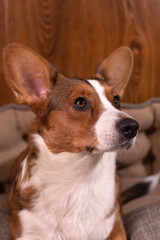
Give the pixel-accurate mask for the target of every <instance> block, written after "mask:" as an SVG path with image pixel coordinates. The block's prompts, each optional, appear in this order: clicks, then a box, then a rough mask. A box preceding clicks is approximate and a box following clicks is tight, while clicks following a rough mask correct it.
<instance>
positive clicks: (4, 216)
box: [0, 211, 12, 240]
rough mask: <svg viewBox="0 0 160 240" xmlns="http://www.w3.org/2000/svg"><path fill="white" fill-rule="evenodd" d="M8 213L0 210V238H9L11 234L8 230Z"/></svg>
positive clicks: (6, 239)
mask: <svg viewBox="0 0 160 240" xmlns="http://www.w3.org/2000/svg"><path fill="white" fill-rule="evenodd" d="M8 220H9V214H8V213H5V212H1V211H0V239H1V240H11V239H12V238H11V235H10V231H9V223H8Z"/></svg>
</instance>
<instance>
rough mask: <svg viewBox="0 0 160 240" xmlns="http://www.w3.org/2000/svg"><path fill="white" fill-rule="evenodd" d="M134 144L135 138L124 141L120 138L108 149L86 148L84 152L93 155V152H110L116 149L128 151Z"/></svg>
mask: <svg viewBox="0 0 160 240" xmlns="http://www.w3.org/2000/svg"><path fill="white" fill-rule="evenodd" d="M134 142H135V138H132V139H130V140H129V139H125V138H120V139H119V141H118V142H117V143H115V144H111V145H110V146H109V147H108V148H96V147H93V146H86V147H85V151H86V152H88V153H95V152H99V151H100V152H101V151H102V152H110V151H116V150H118V149H127V150H128V149H130V148H131V147H132V146H133V145H134Z"/></svg>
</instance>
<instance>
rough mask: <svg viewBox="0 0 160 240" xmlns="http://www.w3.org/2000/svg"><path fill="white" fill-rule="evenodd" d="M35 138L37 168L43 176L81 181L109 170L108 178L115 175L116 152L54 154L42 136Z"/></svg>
mask: <svg viewBox="0 0 160 240" xmlns="http://www.w3.org/2000/svg"><path fill="white" fill-rule="evenodd" d="M33 138H34V142H35V144H36V146H37V148H38V150H39V154H38V161H37V164H36V166H35V168H39V170H40V171H39V172H40V173H41V174H43V173H44V174H45V175H46V174H48V176H50V177H51V176H52V177H51V178H53V175H54V178H56V177H57V178H60V179H61V180H62V179H66V180H68V181H69V180H71V181H75V180H76V179H77V178H79V180H80V179H81V180H84V179H85V178H88V179H89V178H92V177H93V178H94V177H96V176H98V175H99V174H101V173H102V171H106V170H107V169H108V173H107V171H106V173H105V174H106V176H107V174H109V175H110V174H111V175H115V159H116V153H115V152H99V153H87V152H80V153H70V152H63V153H59V154H54V153H52V152H51V151H50V150H49V149H48V148H47V146H46V144H45V142H44V140H43V138H42V137H41V136H39V135H38V134H35V135H33ZM37 170H38V169H37ZM57 181H58V179H57Z"/></svg>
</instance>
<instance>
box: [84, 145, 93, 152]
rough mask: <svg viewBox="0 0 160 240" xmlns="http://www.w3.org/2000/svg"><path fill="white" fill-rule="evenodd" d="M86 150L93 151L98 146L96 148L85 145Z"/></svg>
mask: <svg viewBox="0 0 160 240" xmlns="http://www.w3.org/2000/svg"><path fill="white" fill-rule="evenodd" d="M85 150H86V151H87V152H89V153H92V152H93V151H94V150H96V148H95V147H91V146H86V147H85Z"/></svg>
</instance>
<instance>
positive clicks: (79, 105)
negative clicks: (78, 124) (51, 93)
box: [74, 97, 87, 111]
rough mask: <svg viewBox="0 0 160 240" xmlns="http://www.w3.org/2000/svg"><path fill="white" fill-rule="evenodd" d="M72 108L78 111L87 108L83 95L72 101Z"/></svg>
mask: <svg viewBox="0 0 160 240" xmlns="http://www.w3.org/2000/svg"><path fill="white" fill-rule="evenodd" d="M74 108H75V109H76V110H78V111H85V110H87V101H86V99H85V98H83V97H79V98H77V99H76V100H75V102H74Z"/></svg>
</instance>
